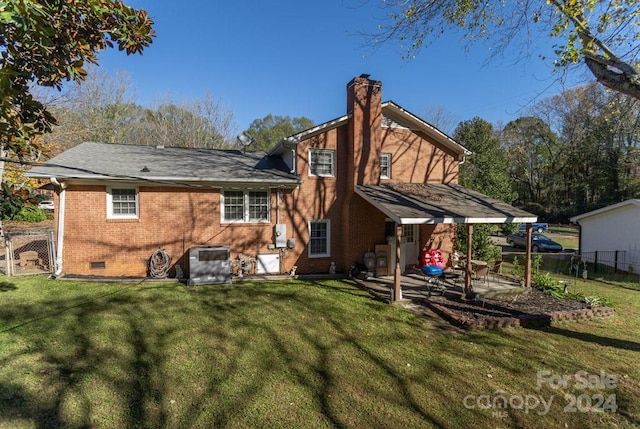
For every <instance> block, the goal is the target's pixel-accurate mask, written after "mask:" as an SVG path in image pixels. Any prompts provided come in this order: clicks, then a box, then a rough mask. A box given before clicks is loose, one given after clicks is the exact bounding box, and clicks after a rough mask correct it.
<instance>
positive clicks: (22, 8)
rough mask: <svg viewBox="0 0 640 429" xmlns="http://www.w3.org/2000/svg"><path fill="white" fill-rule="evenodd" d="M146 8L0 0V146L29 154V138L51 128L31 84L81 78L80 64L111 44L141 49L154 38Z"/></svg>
mask: <svg viewBox="0 0 640 429" xmlns="http://www.w3.org/2000/svg"><path fill="white" fill-rule="evenodd" d="M152 25H153V21H152V20H151V19H150V18H149V16H148V15H147V13H146V11H144V10H141V9H134V8H131V7H129V6H127V5H125V4H124V3H122V2H121V1H112V0H78V1H67V0H48V1H41V0H0V51H1V53H0V67H1V68H0V93H1V94H2V95H1V97H2V99H1V103H0V147H1V149H2V150H3V151H4V152H5V153H6V152H13V153H15V154H16V155H17V156H18V157H25V156H29V155H30V154H31V152H32V150H33V149H34V143H33V137H34V136H37V135H39V134H43V133H46V132H50V131H51V127H52V125H54V124H55V123H56V121H55V118H54V117H53V115H52V114H51V113H50V112H49V111H48V110H47V108H46V107H45V106H44V105H43V104H42V103H41V102H39V101H38V100H37V99H36V98H35V97H34V96H33V94H32V92H31V87H32V85H33V84H37V85H41V86H45V87H52V88H56V89H61V88H62V85H63V83H64V82H65V81H75V82H81V81H82V80H84V78H85V76H86V74H87V72H86V70H85V68H84V67H85V63H92V64H97V63H98V57H97V54H98V52H99V51H101V50H104V49H106V48H110V47H114V46H117V47H118V49H119V50H121V51H125V52H126V53H127V54H134V53H142V51H143V49H144V48H146V47H148V46H149V45H150V44H151V42H152V38H153V37H154V30H153V28H152Z"/></svg>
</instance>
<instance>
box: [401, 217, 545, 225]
mask: <svg viewBox="0 0 640 429" xmlns="http://www.w3.org/2000/svg"><path fill="white" fill-rule="evenodd" d="M534 222H537V218H481V217H479V218H473V217H469V218H467V217H444V218H400V223H402V224H403V225H411V224H436V223H464V224H467V223H490V224H504V223H534Z"/></svg>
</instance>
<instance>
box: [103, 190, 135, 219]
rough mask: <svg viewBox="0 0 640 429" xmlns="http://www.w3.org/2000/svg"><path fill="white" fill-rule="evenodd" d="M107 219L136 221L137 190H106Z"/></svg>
mask: <svg viewBox="0 0 640 429" xmlns="http://www.w3.org/2000/svg"><path fill="white" fill-rule="evenodd" d="M107 218H109V219H137V218H138V188H135V187H122V188H115V187H109V188H107Z"/></svg>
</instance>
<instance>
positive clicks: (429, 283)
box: [356, 270, 524, 301]
mask: <svg viewBox="0 0 640 429" xmlns="http://www.w3.org/2000/svg"><path fill="white" fill-rule="evenodd" d="M356 281H357V282H358V283H360V284H361V285H362V286H363V287H364V288H366V289H367V290H368V291H369V292H370V293H371V294H373V295H376V296H378V297H380V298H382V299H389V300H392V299H391V298H392V294H393V276H381V277H367V278H366V279H356ZM400 283H401V289H402V299H403V300H410V301H416V300H421V299H425V298H427V299H429V298H430V299H434V298H437V297H438V296H440V297H444V296H445V295H455V294H457V295H463V292H464V276H462V275H460V276H458V277H455V276H452V275H450V274H449V275H446V276H445V278H442V277H430V276H425V275H423V274H422V272H420V271H418V270H414V271H407V273H405V274H403V275H402V278H401V281H400ZM471 285H472V286H471V287H472V290H473V292H475V294H476V295H477V296H478V297H480V298H482V297H484V298H490V297H492V296H495V295H499V294H505V293H519V292H522V291H523V289H524V288H523V287H522V286H521V284H520V282H519V281H518V280H516V279H513V278H510V277H507V276H504V275H501V274H490V275H488V276H487V277H486V278H485V277H481V278H476V279H472V283H471Z"/></svg>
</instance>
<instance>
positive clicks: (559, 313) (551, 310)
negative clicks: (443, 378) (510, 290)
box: [422, 288, 613, 329]
mask: <svg viewBox="0 0 640 429" xmlns="http://www.w3.org/2000/svg"><path fill="white" fill-rule="evenodd" d="M422 303H423V304H424V305H426V306H427V307H429V308H430V309H431V310H433V311H434V312H436V313H437V314H439V315H440V316H442V317H443V318H445V319H446V320H448V321H449V322H450V323H452V324H454V325H456V326H459V327H461V328H465V329H487V328H503V327H510V326H522V327H542V326H549V325H550V324H551V322H552V321H554V320H582V319H586V318H591V317H600V316H610V315H612V314H613V309H612V308H611V307H589V305H588V304H586V303H584V302H580V301H576V300H571V299H561V298H556V297H553V296H550V295H546V294H545V293H544V292H542V291H540V290H538V289H536V288H531V289H530V290H528V293H518V294H504V295H498V296H494V297H491V298H480V299H474V300H465V299H463V298H461V297H460V296H459V295H454V294H448V295H446V296H444V297H433V298H431V299H425V300H423V302H422Z"/></svg>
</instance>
